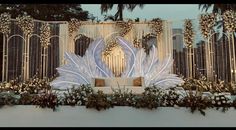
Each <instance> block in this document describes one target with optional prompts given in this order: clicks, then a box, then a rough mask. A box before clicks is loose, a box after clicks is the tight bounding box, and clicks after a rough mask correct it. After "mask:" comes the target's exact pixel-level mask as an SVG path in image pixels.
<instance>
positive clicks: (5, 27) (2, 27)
mask: <svg viewBox="0 0 236 130" xmlns="http://www.w3.org/2000/svg"><path fill="white" fill-rule="evenodd" d="M10 24H11V15H10V14H9V13H2V14H0V32H1V33H2V34H3V58H2V82H4V81H7V80H8V75H7V74H8V68H7V65H6V61H7V58H8V51H6V50H7V49H8V46H7V44H8V40H7V39H8V36H9V34H10V31H11V30H10Z"/></svg>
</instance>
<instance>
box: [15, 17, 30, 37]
mask: <svg viewBox="0 0 236 130" xmlns="http://www.w3.org/2000/svg"><path fill="white" fill-rule="evenodd" d="M16 24H17V25H18V26H19V27H20V28H21V29H22V31H23V32H24V34H25V35H26V36H28V35H31V34H32V33H33V31H34V21H33V18H32V17H31V16H29V15H23V16H18V17H17V18H16Z"/></svg>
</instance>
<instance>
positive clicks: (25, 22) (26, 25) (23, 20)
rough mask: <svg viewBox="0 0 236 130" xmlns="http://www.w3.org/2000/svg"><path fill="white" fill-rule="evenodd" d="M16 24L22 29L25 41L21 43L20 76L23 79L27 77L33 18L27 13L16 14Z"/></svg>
mask: <svg viewBox="0 0 236 130" xmlns="http://www.w3.org/2000/svg"><path fill="white" fill-rule="evenodd" d="M16 24H17V25H18V26H19V27H20V28H21V29H22V31H23V33H24V37H25V39H26V40H25V41H26V42H25V43H24V45H23V50H24V51H23V64H22V65H24V66H23V68H22V70H23V71H22V75H21V76H22V78H23V80H26V79H29V44H30V42H29V40H30V37H31V36H32V33H33V31H34V20H33V18H32V17H31V16H29V15H23V16H18V17H17V18H16Z"/></svg>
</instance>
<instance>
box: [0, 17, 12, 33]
mask: <svg viewBox="0 0 236 130" xmlns="http://www.w3.org/2000/svg"><path fill="white" fill-rule="evenodd" d="M10 20H11V15H10V14H9V13H2V14H1V15H0V32H2V33H3V34H10V31H11V29H10V24H11V21H10Z"/></svg>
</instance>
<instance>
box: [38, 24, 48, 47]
mask: <svg viewBox="0 0 236 130" xmlns="http://www.w3.org/2000/svg"><path fill="white" fill-rule="evenodd" d="M50 36H51V30H50V26H49V24H48V23H43V24H42V26H41V28H40V42H41V45H42V46H43V47H47V46H48V45H50Z"/></svg>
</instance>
